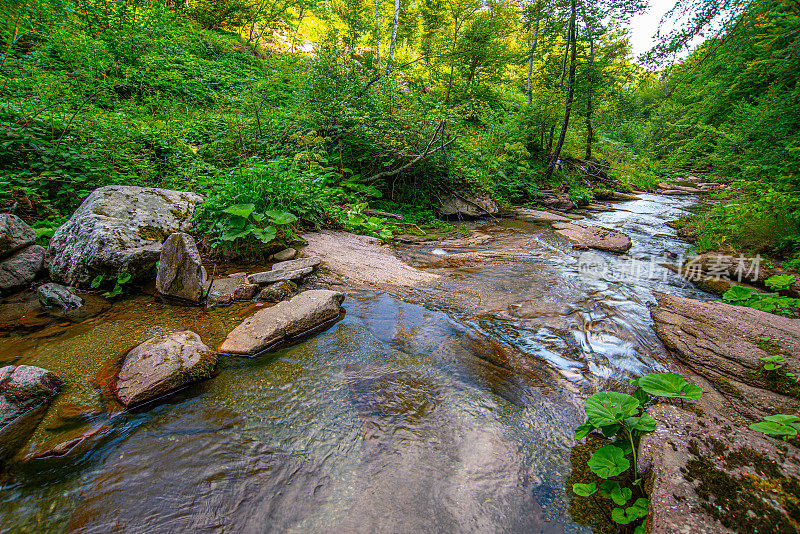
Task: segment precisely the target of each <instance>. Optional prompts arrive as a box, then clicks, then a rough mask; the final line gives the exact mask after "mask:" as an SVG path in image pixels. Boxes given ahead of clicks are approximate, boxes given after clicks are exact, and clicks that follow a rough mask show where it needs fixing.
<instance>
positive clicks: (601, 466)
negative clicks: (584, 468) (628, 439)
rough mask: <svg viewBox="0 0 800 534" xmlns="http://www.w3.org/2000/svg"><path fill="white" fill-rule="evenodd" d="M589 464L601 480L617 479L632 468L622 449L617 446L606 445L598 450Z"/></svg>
mask: <svg viewBox="0 0 800 534" xmlns="http://www.w3.org/2000/svg"><path fill="white" fill-rule="evenodd" d="M587 464H588V465H589V468H590V469H591V470H592V472H594V473H595V474H596V475H597V476H599V477H600V478H610V477H615V476H617V475H619V474H620V473H623V472H624V471H626V470H627V469H628V468H629V467H630V466H631V463H630V462H629V461H628V459H627V458H625V455H624V454H623V453H622V449H620V448H619V447H617V446H615V445H606V446H605V447H602V448H600V449H598V450H596V451H595V452H594V454H592V457H591V458H589V461H588V462H587Z"/></svg>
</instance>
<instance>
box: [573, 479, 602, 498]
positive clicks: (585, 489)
mask: <svg viewBox="0 0 800 534" xmlns="http://www.w3.org/2000/svg"><path fill="white" fill-rule="evenodd" d="M572 491H573V492H575V495H577V496H578V497H588V496H589V495H593V494H594V492H596V491H597V484H595V483H594V482H592V483H591V484H573V485H572Z"/></svg>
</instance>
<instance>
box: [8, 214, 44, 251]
mask: <svg viewBox="0 0 800 534" xmlns="http://www.w3.org/2000/svg"><path fill="white" fill-rule="evenodd" d="M34 239H36V232H35V231H34V230H33V228H31V227H30V226H28V225H27V224H25V222H24V221H23V220H22V219H20V218H19V217H17V216H16V215H14V214H11V213H2V214H0V258H4V257H6V256H8V255H9V254H11V253H12V252H14V251H17V250H19V249H21V248H24V247H27V246H28V245H32V244H33V241H34Z"/></svg>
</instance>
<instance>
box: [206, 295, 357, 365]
mask: <svg viewBox="0 0 800 534" xmlns="http://www.w3.org/2000/svg"><path fill="white" fill-rule="evenodd" d="M343 301H344V295H343V294H341V293H337V292H336V291H328V290H324V289H318V290H311V291H304V292H303V293H300V294H299V295H297V296H296V297H294V298H293V299H291V300H287V301H284V302H280V303H278V304H276V305H275V306H273V307H271V308H267V309H264V310H261V311H259V312H257V313H256V314H255V315H253V316H252V317H249V318H247V319H245V321H244V322H243V323H242V324H240V325H239V326H237V327H236V328H235V329H234V330H233V332H231V333H230V334H228V337H226V338H225V341H223V342H222V344H221V345H220V346H219V351H220V352H222V353H228V354H246V355H254V354H257V353H259V352H261V351H264V350H266V349H268V348H270V347H271V346H273V345H275V344H277V343H279V342H281V341H285V340H287V339H288V338H291V337H294V336H298V335H301V334H303V333H305V332H308V331H310V330H313V329H314V328H316V327H318V326H320V325H322V324H324V323H326V322H328V321H330V320H332V319H335V318H337V317H339V314H340V313H341V304H342V302H343Z"/></svg>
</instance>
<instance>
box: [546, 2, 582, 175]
mask: <svg viewBox="0 0 800 534" xmlns="http://www.w3.org/2000/svg"><path fill="white" fill-rule="evenodd" d="M577 12H578V6H577V0H571V1H570V15H569V30H568V32H567V45H568V46H569V48H570V60H569V81H568V82H567V101H566V104H565V107H564V120H563V121H562V123H561V133H560V134H559V135H558V143H556V147H555V149H554V150H553V153H552V154H551V155H550V163H549V164H548V165H547V169H546V170H545V171H544V179H545V181H547V182H549V181H550V179H551V178H552V177H553V172H554V171H555V168H556V163H558V158H559V157H560V156H561V149H562V148H564V139H565V138H566V136H567V129H568V128H569V116H570V114H571V113H572V101H573V99H574V97H575V63H576V61H575V60H576V56H577V54H578V50H577V49H578V44H577V41H578V36H577V33H578V32H577V31H576V19H577V15H578V14H577Z"/></svg>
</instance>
